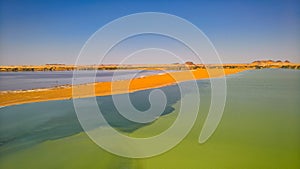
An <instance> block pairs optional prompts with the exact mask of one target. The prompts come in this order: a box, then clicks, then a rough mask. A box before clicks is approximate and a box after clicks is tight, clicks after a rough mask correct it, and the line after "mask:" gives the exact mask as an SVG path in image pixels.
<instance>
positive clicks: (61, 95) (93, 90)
mask: <svg viewBox="0 0 300 169" xmlns="http://www.w3.org/2000/svg"><path fill="white" fill-rule="evenodd" d="M244 70H248V69H247V68H244V69H227V68H226V69H224V71H223V70H222V69H221V70H220V69H209V71H207V69H197V70H191V71H180V72H171V73H165V74H157V75H150V76H145V77H142V78H136V79H132V80H121V81H114V82H98V83H91V84H84V85H76V86H60V87H55V88H48V89H35V90H25V91H4V92H1V93H0V106H10V105H16V104H23V103H32V102H42V101H49V100H66V99H71V98H83V97H91V96H105V95H111V94H121V93H127V92H134V91H139V90H145V89H150V88H156V87H162V86H167V85H171V84H174V83H178V82H183V81H188V80H193V79H196V80H199V79H205V78H215V77H222V76H224V75H229V74H234V73H238V72H241V71H244ZM208 72H209V73H208ZM128 86H129V87H128ZM73 87H74V88H76V90H74V91H76V92H75V93H74V95H73V92H72V88H73ZM112 87H113V88H112Z"/></svg>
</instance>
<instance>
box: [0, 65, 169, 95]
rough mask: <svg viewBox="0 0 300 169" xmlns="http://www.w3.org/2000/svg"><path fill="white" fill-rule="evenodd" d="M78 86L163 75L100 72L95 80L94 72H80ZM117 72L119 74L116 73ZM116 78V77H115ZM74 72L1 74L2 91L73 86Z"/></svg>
mask: <svg viewBox="0 0 300 169" xmlns="http://www.w3.org/2000/svg"><path fill="white" fill-rule="evenodd" d="M78 72H79V73H78V75H77V76H76V77H78V79H76V83H77V84H84V83H91V82H94V81H95V82H104V81H112V80H125V79H130V77H131V76H133V75H135V76H134V77H135V78H137V77H141V76H146V75H152V74H158V73H163V71H155V70H143V71H138V70H117V71H116V70H99V71H97V73H96V78H95V80H94V74H95V73H94V71H78ZM115 72H117V73H115ZM114 73H115V74H114ZM113 76H114V77H113ZM72 78H73V71H53V72H0V91H1V90H2V91H5V90H28V89H36V88H49V87H54V86H60V85H66V84H72Z"/></svg>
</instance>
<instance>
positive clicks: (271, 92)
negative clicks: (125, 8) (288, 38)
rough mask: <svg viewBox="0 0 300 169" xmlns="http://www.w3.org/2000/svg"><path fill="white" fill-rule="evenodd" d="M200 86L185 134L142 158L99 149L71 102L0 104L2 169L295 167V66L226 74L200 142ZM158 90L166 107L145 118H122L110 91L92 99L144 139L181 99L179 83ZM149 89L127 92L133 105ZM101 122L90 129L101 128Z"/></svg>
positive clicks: (169, 119)
mask: <svg viewBox="0 0 300 169" xmlns="http://www.w3.org/2000/svg"><path fill="white" fill-rule="evenodd" d="M198 86H199V91H200V94H201V104H200V110H199V114H198V117H197V120H196V123H195V124H194V127H193V128H192V130H191V131H190V132H189V134H188V135H187V137H185V138H184V140H183V141H182V142H181V143H180V144H178V145H177V146H176V147H174V148H173V149H171V150H170V151H168V152H166V153H163V154H161V155H158V156H155V157H151V158H145V159H130V158H123V157H119V156H116V155H113V154H111V153H109V152H106V151H105V150H103V149H101V148H100V147H98V146H97V145H96V144H95V143H94V142H93V141H91V140H90V139H89V137H88V136H87V135H86V134H85V133H84V132H83V130H82V128H81V126H80V123H79V122H78V120H77V117H76V113H75V111H74V108H73V104H72V101H71V100H66V101H49V102H43V103H32V104H24V105H17V106H10V107H2V108H1V109H0V168H1V169H2V168H3V169H19V168H22V169H40V168H44V169H53V168H65V169H69V168H70V169H85V168H90V169H93V168H95V169H96V168H97V169H160V168H163V169H185V168H188V169H200V168H204V169H208V168H213V169H214V168H218V169H241V168H243V169H257V168H264V169H274V168H278V169H286V168H288V169H299V168H300V111H299V110H300V104H299V103H300V90H299V89H300V71H297V70H279V69H268V70H252V71H246V72H242V73H239V74H235V75H231V76H228V77H227V100H226V106H225V110H224V114H223V118H222V120H221V122H220V124H219V126H218V128H217V130H216V132H215V133H214V134H213V135H212V136H211V137H210V138H209V140H208V141H207V142H205V143H204V144H199V143H198V138H199V134H200V131H201V129H202V127H203V123H204V121H205V118H206V116H207V111H208V109H209V106H210V82H209V80H201V81H198ZM161 89H162V90H163V91H164V92H165V93H166V96H167V99H168V102H167V106H166V108H165V111H164V112H163V114H162V116H160V117H159V118H158V119H157V120H156V121H154V122H152V123H149V124H139V123H134V122H131V121H129V120H126V119H124V118H123V117H122V116H121V115H120V114H118V112H117V110H116V108H115V107H114V105H113V104H112V100H111V97H109V96H107V97H99V98H97V101H98V103H99V104H100V105H102V106H100V108H101V109H103V112H104V116H105V119H106V120H107V121H108V122H109V124H110V125H111V126H113V127H114V128H116V129H118V130H119V131H120V132H122V133H124V134H126V135H129V136H131V137H149V136H153V135H157V134H159V133H161V132H163V131H164V130H166V129H167V128H168V127H170V126H171V125H172V123H173V122H174V120H175V119H176V117H177V114H178V111H179V107H180V105H179V103H180V102H179V101H180V100H181V99H184V98H180V95H179V94H178V92H179V91H178V87H177V86H169V87H164V88H161ZM150 91H151V90H145V91H140V92H135V93H132V94H131V95H130V97H131V100H132V103H133V104H134V106H136V108H137V109H139V110H141V111H143V110H146V109H148V108H149V106H150V105H149V102H148V101H147V97H148V95H149V92H150ZM190 94H191V95H192V94H193V93H190ZM186 113H188V112H186ZM86 120H89V119H86ZM101 125H102V123H101V122H100V123H97V124H95V125H94V127H95V128H97V127H106V126H105V125H104V123H103V125H104V126H101Z"/></svg>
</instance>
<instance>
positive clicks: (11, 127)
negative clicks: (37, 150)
mask: <svg viewBox="0 0 300 169" xmlns="http://www.w3.org/2000/svg"><path fill="white" fill-rule="evenodd" d="M161 90H162V91H163V92H164V93H165V95H166V97H167V105H166V107H165V109H164V112H163V113H162V115H165V114H168V113H171V112H172V111H174V108H173V107H172V105H173V104H174V103H176V102H177V101H178V100H180V92H179V88H178V86H177V85H173V86H168V87H163V88H161ZM151 91H152V90H144V91H139V92H135V93H130V94H129V97H130V99H131V101H132V104H133V105H134V106H135V107H136V108H137V109H139V110H140V111H145V110H147V109H149V107H150V103H149V100H148V97H149V94H150V92H151ZM116 97H118V95H116ZM88 99H89V98H86V100H88ZM97 102H98V105H100V106H99V108H100V110H101V112H102V114H103V116H104V118H105V119H106V120H107V122H108V123H109V124H110V125H111V126H112V127H115V128H117V129H119V130H121V131H123V132H132V131H134V130H136V129H138V128H139V127H142V126H144V125H145V124H143V123H136V122H132V121H130V120H127V119H126V118H125V117H123V116H122V115H121V114H119V112H118V110H117V109H116V107H115V106H114V104H113V100H112V96H103V97H97ZM88 104H89V103H87V105H85V106H86V107H87V110H86V111H89V110H88V107H89V105H88ZM87 120H90V119H87ZM91 122H93V121H92V120H91ZM96 124H97V125H98V124H103V125H104V122H103V123H101V122H100V123H99V122H97V123H96ZM94 127H99V126H94ZM79 132H82V128H81V126H80V123H79V122H78V119H77V116H76V113H75V110H74V107H73V102H72V101H71V100H63V101H49V102H41V103H31V104H23V105H16V106H10V107H3V108H1V109H0V144H1V147H0V151H1V154H2V153H5V152H6V151H12V150H18V149H20V148H22V147H25V146H31V145H33V144H37V143H40V142H43V141H46V140H54V139H59V138H62V137H66V136H70V135H74V134H76V133H79Z"/></svg>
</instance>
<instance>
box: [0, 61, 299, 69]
mask: <svg viewBox="0 0 300 169" xmlns="http://www.w3.org/2000/svg"><path fill="white" fill-rule="evenodd" d="M205 68H216V69H221V68H224V69H226V68H231V69H263V68H285V69H300V63H291V62H289V61H287V60H286V61H281V60H278V61H273V60H259V61H254V62H252V63H232V64H195V63H193V62H186V63H184V64H180V63H173V64H132V65H129V64H127V65H117V64H107V65H65V64H45V65H18V66H14V65H10V66H0V72H26V71H74V70H139V69H142V70H195V69H205Z"/></svg>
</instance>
